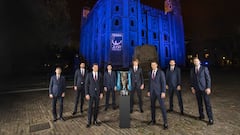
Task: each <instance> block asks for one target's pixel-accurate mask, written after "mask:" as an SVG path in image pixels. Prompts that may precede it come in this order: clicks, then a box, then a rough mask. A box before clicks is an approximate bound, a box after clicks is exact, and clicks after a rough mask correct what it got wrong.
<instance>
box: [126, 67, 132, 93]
mask: <svg viewBox="0 0 240 135" xmlns="http://www.w3.org/2000/svg"><path fill="white" fill-rule="evenodd" d="M127 87H128V90H129V91H131V90H132V84H131V72H130V71H128V86H127Z"/></svg>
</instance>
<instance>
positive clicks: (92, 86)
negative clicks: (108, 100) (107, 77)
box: [85, 72, 103, 96]
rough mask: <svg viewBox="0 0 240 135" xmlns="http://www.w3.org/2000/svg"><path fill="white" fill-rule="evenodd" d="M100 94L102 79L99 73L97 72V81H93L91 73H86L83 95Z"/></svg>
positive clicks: (101, 91)
mask: <svg viewBox="0 0 240 135" xmlns="http://www.w3.org/2000/svg"><path fill="white" fill-rule="evenodd" d="M100 93H103V77H102V75H101V73H99V72H98V79H97V81H95V80H94V78H93V73H92V72H90V73H88V74H87V77H86V80H85V94H86V95H90V96H99V95H100Z"/></svg>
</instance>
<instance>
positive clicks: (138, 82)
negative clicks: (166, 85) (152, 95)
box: [130, 59, 144, 113]
mask: <svg viewBox="0 0 240 135" xmlns="http://www.w3.org/2000/svg"><path fill="white" fill-rule="evenodd" d="M138 64H139V61H138V59H133V67H132V68H130V73H131V82H132V90H131V91H130V113H132V112H133V104H134V93H135V92H137V95H138V102H139V109H140V112H141V113H143V109H142V105H143V103H142V90H143V89H144V79H143V73H142V68H140V67H139V65H138Z"/></svg>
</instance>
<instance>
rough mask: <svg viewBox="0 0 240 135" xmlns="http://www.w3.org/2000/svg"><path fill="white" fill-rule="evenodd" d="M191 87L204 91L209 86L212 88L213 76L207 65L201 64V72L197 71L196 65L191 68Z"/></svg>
mask: <svg viewBox="0 0 240 135" xmlns="http://www.w3.org/2000/svg"><path fill="white" fill-rule="evenodd" d="M190 77H191V87H193V88H194V89H195V90H201V91H204V90H206V89H207V88H211V77H210V74H209V70H208V68H207V67H204V66H200V69H199V72H198V73H196V72H195V67H193V68H192V69H191V72H190Z"/></svg>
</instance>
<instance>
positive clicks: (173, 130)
mask: <svg viewBox="0 0 240 135" xmlns="http://www.w3.org/2000/svg"><path fill="white" fill-rule="evenodd" d="M235 76H236V77H235ZM237 76H239V75H236V74H234V73H230V74H225V75H221V74H219V73H215V74H214V76H213V79H212V80H213V87H212V90H213V93H212V95H211V102H212V106H213V113H214V120H215V124H214V125H212V126H208V125H207V121H208V119H207V118H205V120H204V121H200V120H197V116H198V109H197V103H196V98H195V96H194V95H193V94H191V92H190V90H189V85H188V82H187V79H188V78H187V75H186V77H184V79H183V82H184V83H183V84H184V85H183V103H184V109H185V115H184V116H181V115H180V114H179V113H178V112H179V108H178V105H177V98H176V96H175V97H174V105H175V106H174V110H175V111H174V112H173V113H168V124H169V129H168V130H163V128H162V115H161V112H160V109H159V110H158V111H157V113H156V116H157V125H154V126H148V125H147V122H148V121H149V120H150V118H151V114H150V99H149V97H147V96H146V90H145V91H144V92H143V101H144V113H139V110H138V105H135V106H134V112H133V113H132V114H131V128H127V129H120V128H119V110H118V109H116V110H112V109H111V108H110V109H109V110H108V111H106V112H105V111H104V106H103V104H104V100H102V101H101V103H100V112H99V120H100V121H101V122H102V124H101V126H100V127H96V126H92V127H91V128H85V126H86V124H87V112H86V111H87V103H85V106H84V113H83V114H82V115H81V114H80V113H78V114H77V115H76V116H74V117H73V116H72V115H71V114H72V110H73V106H74V91H73V90H71V89H68V90H67V92H66V98H65V99H64V117H65V118H66V121H65V122H61V121H57V122H55V123H53V122H52V115H51V100H50V99H49V98H48V92H47V91H40V92H29V93H20V94H8V95H6V94H5V95H0V135H27V134H33V135H45V134H46V135H65V134H67V135H86V134H89V135H115V134H122V135H131V134H134V135H159V134H164V135H192V134H194V135H215V134H216V135H239V134H240V122H239V120H240V105H239V103H240V100H239V97H240V90H239V81H240V79H239V77H237ZM117 101H118V98H117ZM165 101H166V102H165V104H166V107H167V108H168V98H166V100H165ZM136 102H137V99H136ZM156 103H157V102H156ZM156 105H157V106H158V107H159V105H158V104H156ZM204 111H205V110H204ZM205 114H206V113H205ZM42 123H49V124H50V128H48V129H44V130H40V131H35V132H34V131H31V128H30V127H31V126H33V125H36V124H42Z"/></svg>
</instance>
